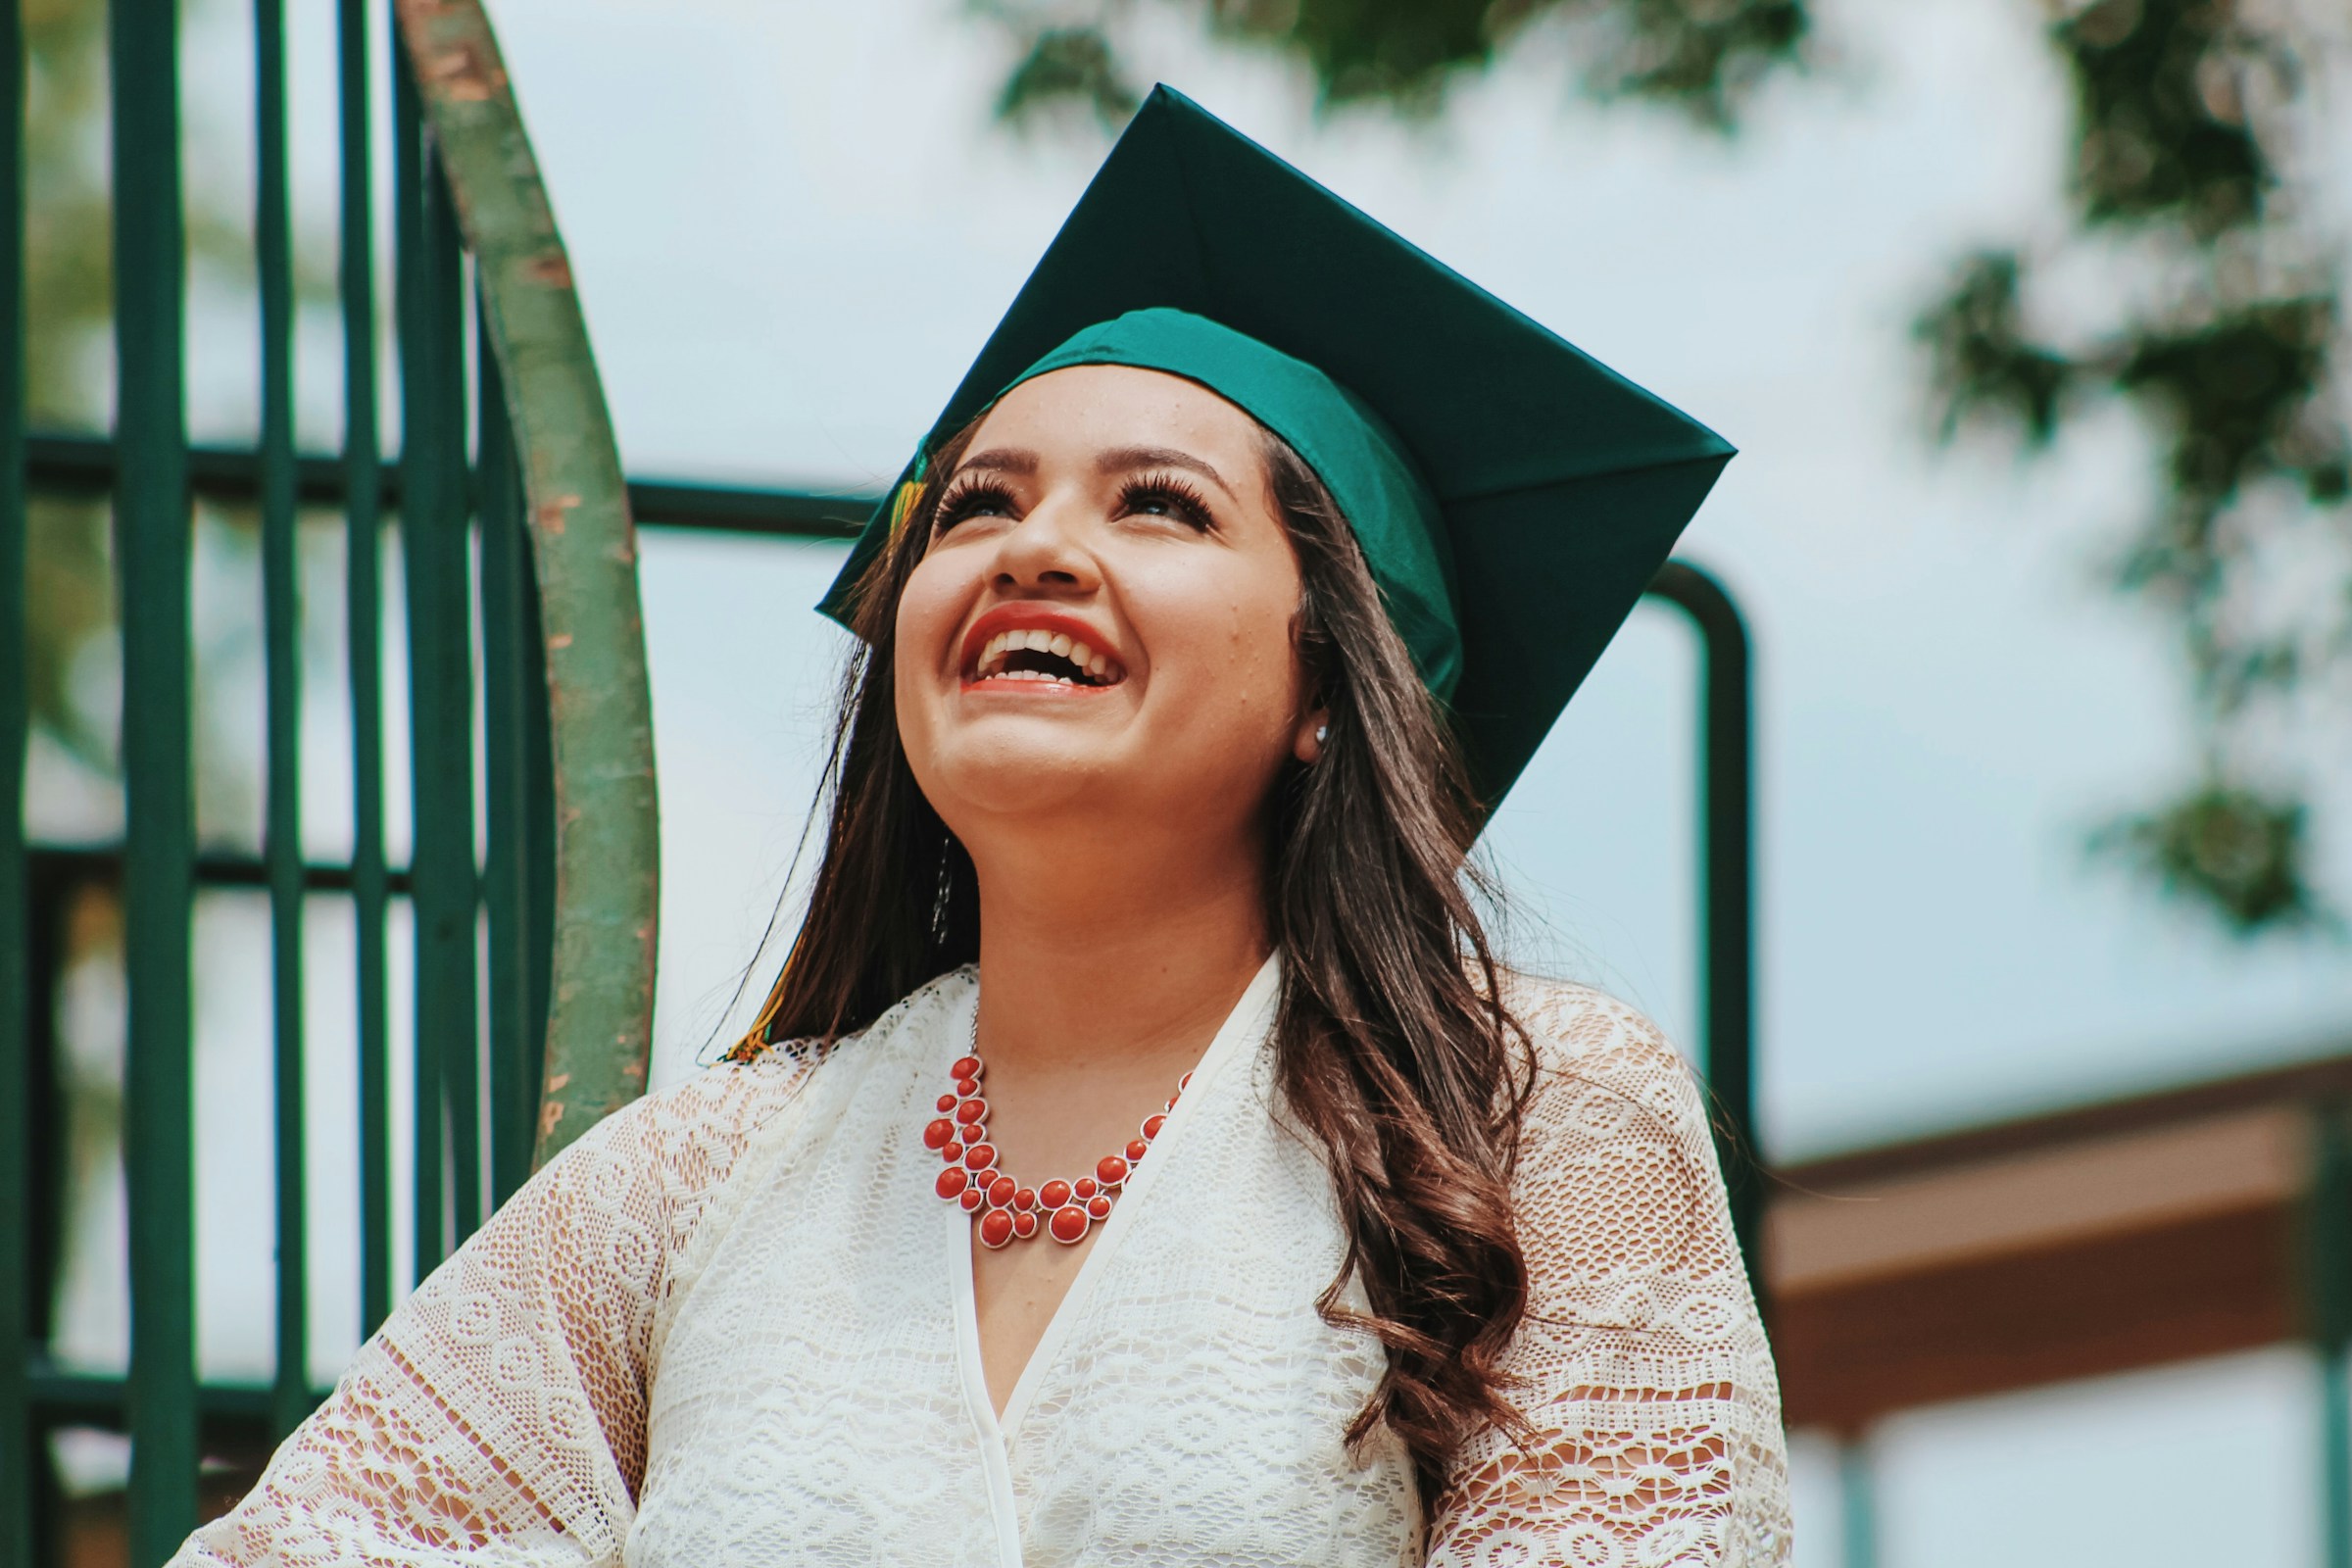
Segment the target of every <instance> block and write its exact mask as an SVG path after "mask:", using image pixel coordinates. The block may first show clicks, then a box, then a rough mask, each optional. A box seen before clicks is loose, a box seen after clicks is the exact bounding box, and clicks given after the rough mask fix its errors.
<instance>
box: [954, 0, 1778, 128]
mask: <svg viewBox="0 0 2352 1568" xmlns="http://www.w3.org/2000/svg"><path fill="white" fill-rule="evenodd" d="M1145 3H1147V0H1074V4H1073V3H1062V0H974V4H975V9H977V10H979V11H980V12H982V13H983V14H984V15H986V16H988V17H990V18H992V19H993V20H994V21H996V22H997V23H998V24H999V25H1001V26H1002V27H1004V28H1005V31H1006V32H1007V33H1008V34H1009V35H1010V36H1011V37H1012V39H1013V40H1014V43H1015V46H1016V49H1017V50H1018V57H1017V62H1018V63H1017V64H1016V65H1015V66H1014V67H1013V69H1012V71H1011V73H1010V74H1009V75H1008V77H1007V79H1006V82H1005V91H1004V93H1003V95H1002V96H1001V98H1000V99H999V102H998V113H999V114H1000V115H1001V116H1002V117H1003V118H1004V119H1005V120H1006V121H1008V122H1010V123H1016V124H1020V123H1030V122H1032V121H1035V120H1037V119H1040V118H1042V117H1046V116H1049V115H1052V114H1054V113H1056V112H1059V111H1066V110H1069V109H1072V108H1076V109H1080V110H1083V111H1086V112H1088V113H1090V114H1092V115H1093V116H1094V117H1095V118H1097V119H1099V120H1101V121H1103V123H1106V124H1109V125H1113V126H1115V125H1117V124H1118V123H1123V122H1124V121H1125V119H1126V117H1127V115H1128V114H1130V113H1132V112H1133V110H1134V107H1135V105H1136V104H1137V103H1138V102H1140V95H1139V94H1138V93H1137V91H1136V88H1135V86H1134V85H1133V83H1134V80H1135V79H1137V78H1135V77H1134V76H1132V75H1131V74H1130V73H1129V72H1128V70H1127V68H1126V66H1125V65H1124V64H1123V60H1122V54H1121V50H1120V47H1119V42H1118V40H1119V37H1120V35H1121V34H1122V33H1123V32H1124V31H1125V30H1126V29H1127V25H1128V23H1129V21H1130V19H1131V18H1132V17H1133V15H1134V14H1135V13H1136V12H1137V11H1138V10H1139V9H1140V8H1141V6H1142V5H1143V4H1145ZM1152 3H1156V4H1158V5H1160V6H1161V7H1162V8H1163V9H1166V10H1170V11H1189V12H1191V13H1193V14H1194V15H1195V16H1197V17H1198V18H1199V20H1200V22H1201V25H1203V26H1204V27H1205V28H1206V29H1207V31H1208V32H1210V33H1211V34H1212V35H1214V36H1217V37H1221V38H1226V39H1230V40H1233V41H1236V42H1239V43H1243V44H1247V45H1250V46H1254V47H1257V48H1261V49H1264V50H1267V51H1270V52H1272V53H1276V54H1280V55H1284V56H1288V57H1289V58H1291V59H1294V60H1297V61H1299V63H1301V64H1303V65H1304V66H1305V67H1306V68H1307V70H1308V71H1309V73H1311V74H1312V76H1313V78H1314V82H1315V92H1316V98H1317V101H1318V103H1319V104H1320V105H1322V106H1323V107H1326V108H1334V107H1339V106H1343V105H1347V104H1356V103H1369V104H1378V105H1381V106H1383V107H1386V108H1388V109H1391V110H1393V111H1396V112H1397V113H1400V114H1404V115H1407V116H1412V117H1416V118H1423V117H1428V116H1432V115H1435V114H1437V113H1439V112H1440V111H1441V110H1442V109H1443V108H1444V107H1445V103H1446V91H1447V89H1448V88H1449V87H1450V86H1451V85H1452V84H1453V83H1454V82H1455V81H1456V80H1458V79H1459V78H1461V77H1463V76H1465V75H1474V74H1476V73H1479V72H1482V71H1484V70H1486V69H1487V68H1488V67H1489V66H1491V65H1492V64H1494V62H1495V57H1496V55H1497V54H1498V52H1499V51H1501V50H1502V49H1504V48H1506V47H1507V46H1508V45H1509V44H1510V43H1511V42H1512V41H1513V40H1514V39H1516V38H1518V37H1519V36H1520V35H1521V34H1523V33H1525V32H1526V31H1528V30H1529V29H1530V28H1532V27H1534V26H1536V25H1539V24H1549V25H1559V26H1562V27H1565V28H1566V29H1568V30H1569V32H1570V34H1571V36H1572V39H1573V41H1574V44H1575V48H1576V52H1577V54H1578V56H1579V58H1580V62H1581V64H1580V76H1581V78H1582V79H1581V85H1582V86H1583V87H1584V89H1585V90H1586V91H1588V92H1590V93H1592V94H1593V95H1594V96H1596V97H1599V98H1602V99H1625V98H1639V99H1646V100H1650V101H1653V102H1660V103H1665V104H1668V105H1671V106H1672V107H1674V108H1676V109H1678V110H1680V111H1682V112H1683V113H1684V114H1686V115H1688V116H1689V117H1690V118H1691V120H1693V121H1694V122H1696V123H1701V124H1704V125H1707V126H1709V127H1711V128H1714V129H1717V130H1726V131H1728V130H1729V129H1731V128H1732V127H1733V125H1734V124H1735V123H1737V118H1738V115H1739V112H1740V108H1741V107H1742V106H1743V105H1744V104H1745V102H1746V101H1747V98H1748V97H1749V95H1750V94H1751V93H1752V91H1753V90H1754V88H1755V87H1756V86H1757V85H1758V84H1760V83H1761V82H1762V81H1763V80H1764V78H1765V77H1766V76H1768V75H1769V74H1771V73H1773V72H1774V71H1776V70H1780V69H1782V68H1785V67H1789V66H1792V65H1795V64H1798V63H1800V60H1801V57H1802V52H1803V45H1804V42H1805V39H1806V36H1807V32H1808V28H1809V25H1810V14H1809V13H1808V11H1807V10H1806V0H1152Z"/></svg>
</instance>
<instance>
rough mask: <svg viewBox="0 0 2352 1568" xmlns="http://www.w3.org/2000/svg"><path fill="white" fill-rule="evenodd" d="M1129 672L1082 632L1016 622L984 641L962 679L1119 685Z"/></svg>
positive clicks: (978, 682) (969, 682) (978, 683)
mask: <svg viewBox="0 0 2352 1568" xmlns="http://www.w3.org/2000/svg"><path fill="white" fill-rule="evenodd" d="M1126 678H1127V672H1126V670H1124V669H1122V668H1120V667H1119V664H1118V662H1117V661H1115V660H1113V659H1111V658H1110V656H1109V655H1107V654H1103V653H1101V652H1099V651H1098V650H1096V649H1094V648H1093V647H1090V646H1089V645H1088V644H1087V643H1086V642H1085V641H1084V640H1083V639H1081V638H1078V637H1073V636H1072V635H1070V634H1069V633H1068V632H1066V631H1054V630H1049V629H1048V628H1046V627H1043V626H1027V627H1022V626H1015V627H1013V628H1011V629H1009V630H1006V631H1001V632H998V633H997V634H996V635H995V636H993V637H991V638H989V639H988V640H987V641H986V642H984V643H982V644H981V645H980V653H979V657H978V658H977V659H975V660H973V662H972V664H971V667H970V669H969V670H968V671H967V672H966V674H965V675H964V683H965V684H966V685H971V686H983V685H992V684H994V683H996V682H998V681H1031V682H1037V681H1043V682H1048V683H1051V684H1054V685H1060V686H1070V687H1080V686H1116V685H1117V684H1118V683H1119V682H1120V681H1122V680H1125V679H1126Z"/></svg>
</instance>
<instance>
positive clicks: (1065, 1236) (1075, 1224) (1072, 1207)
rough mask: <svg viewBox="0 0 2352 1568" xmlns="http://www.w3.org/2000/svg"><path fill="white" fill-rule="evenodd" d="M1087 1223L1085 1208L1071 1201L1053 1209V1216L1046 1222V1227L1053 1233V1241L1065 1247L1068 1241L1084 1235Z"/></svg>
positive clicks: (1073, 1240)
mask: <svg viewBox="0 0 2352 1568" xmlns="http://www.w3.org/2000/svg"><path fill="white" fill-rule="evenodd" d="M1089 1223H1090V1221H1089V1220H1088V1219H1087V1217H1086V1210H1085V1209H1083V1208H1080V1207H1078V1206H1077V1205H1076V1204H1075V1203H1072V1204H1068V1205H1066V1206H1064V1207H1061V1208H1057V1209H1055V1210H1054V1218H1053V1219H1052V1220H1050V1221H1048V1222H1047V1225H1046V1229H1047V1230H1049V1231H1051V1232H1053V1233H1054V1240H1055V1241H1057V1242H1059V1243H1061V1244H1062V1245H1063V1246H1064V1247H1067V1246H1068V1245H1069V1244H1070V1243H1072V1242H1075V1241H1078V1240H1079V1239H1081V1238H1082V1237H1084V1236H1085V1235H1086V1227H1087V1225H1088V1224H1089Z"/></svg>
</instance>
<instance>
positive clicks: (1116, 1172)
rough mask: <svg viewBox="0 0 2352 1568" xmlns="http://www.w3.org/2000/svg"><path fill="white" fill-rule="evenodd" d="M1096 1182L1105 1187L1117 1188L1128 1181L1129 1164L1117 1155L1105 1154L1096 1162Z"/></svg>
mask: <svg viewBox="0 0 2352 1568" xmlns="http://www.w3.org/2000/svg"><path fill="white" fill-rule="evenodd" d="M1095 1180H1097V1181H1099V1182H1101V1183H1102V1184H1103V1186H1105V1187H1117V1186H1119V1185H1120V1184H1122V1183H1123V1182H1125V1181H1126V1180H1127V1162H1126V1161H1125V1160H1123V1159H1121V1158H1120V1157H1119V1156H1118V1155H1116V1154H1104V1155H1103V1157H1102V1158H1101V1159H1098V1160H1096V1161H1095Z"/></svg>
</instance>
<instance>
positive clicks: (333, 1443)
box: [172, 1059, 799, 1568]
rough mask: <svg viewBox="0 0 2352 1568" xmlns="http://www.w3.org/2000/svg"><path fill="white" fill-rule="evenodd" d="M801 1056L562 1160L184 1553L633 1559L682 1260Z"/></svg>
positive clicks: (381, 1340)
mask: <svg viewBox="0 0 2352 1568" xmlns="http://www.w3.org/2000/svg"><path fill="white" fill-rule="evenodd" d="M798 1072H799V1069H798V1067H797V1066H796V1065H795V1064H794V1063H792V1062H791V1061H789V1060H788V1059H778V1060H773V1061H767V1060H763V1061H760V1062H756V1063H752V1064H749V1065H734V1066H722V1067H719V1068H717V1069H715V1070H713V1071H711V1072H709V1073H706V1074H704V1075H702V1076H701V1077H699V1078H697V1079H695V1080H694V1081H692V1082H690V1083H688V1084H685V1085H682V1086H680V1087H679V1088H677V1089H673V1090H668V1091H664V1092H663V1093H662V1094H659V1095H654V1096H649V1097H648V1098H646V1099H644V1100H641V1101H639V1102H637V1103H635V1104H633V1105H631V1106H629V1107H628V1108H627V1109H625V1110H622V1111H619V1112H617V1113H615V1114H614V1115H613V1116H611V1117H609V1118H607V1119H606V1120H605V1121H604V1122H603V1123H602V1124H601V1125H599V1126H598V1127H597V1128H596V1129H595V1130H593V1131H592V1132H590V1133H589V1134H588V1135H587V1136H585V1137H583V1138H582V1139H581V1140H580V1141H579V1142H578V1143H577V1144H575V1145H573V1146H572V1147H571V1148H570V1149H568V1150H566V1151H565V1152H564V1154H563V1155H562V1156H561V1157H559V1158H557V1159H555V1160H553V1161H551V1162H550V1163H549V1165H548V1167H547V1168H546V1169H545V1170H543V1171H541V1172H540V1173H539V1174H538V1175H537V1176H535V1177H533V1178H532V1179H531V1181H530V1182H529V1183H528V1184H527V1185H526V1186H525V1187H524V1188H523V1189H522V1190H521V1191H520V1192H518V1193H516V1194H515V1197H514V1198H513V1199H512V1200H511V1201H509V1202H508V1203H507V1204H506V1206H505V1207H503V1208H501V1209H500V1210H499V1211H498V1213H497V1214H495V1215H494V1216H492V1218H491V1219H490V1221H489V1223H488V1224H486V1225H484V1226H483V1227H482V1229H481V1230H480V1231H479V1232H478V1233H476V1234H475V1236H474V1237H473V1239H472V1240H470V1241H468V1242H467V1243H466V1245H465V1246H464V1247H462V1248H460V1249H459V1250H458V1251H457V1253H456V1255H455V1256H453V1257H451V1258H450V1259H449V1261H448V1262H446V1263H444V1264H442V1265H441V1267H440V1268H438V1269H436V1270H434V1272H433V1274H432V1275H431V1277H430V1278H428V1279H427V1280H426V1281H425V1282H424V1284H423V1285H421V1286H419V1287H418V1288H417V1294H416V1295H415V1296H413V1297H412V1298H410V1299H409V1300H408V1301H407V1302H405V1303H404V1304H403V1305H402V1306H401V1307H400V1309H399V1310H398V1311H396V1312H394V1313H393V1315H392V1317H391V1318H390V1320H389V1321H387V1322H386V1323H385V1324H384V1326H383V1328H382V1330H381V1331H380V1332H378V1333H377V1334H376V1336H375V1337H374V1338H373V1339H371V1340H369V1341H368V1343H367V1344H366V1345H365V1346H363V1347H361V1348H360V1352H359V1354H358V1356H357V1357H355V1358H354V1360H353V1361H352V1364H351V1368H350V1370H349V1371H348V1372H346V1373H345V1374H344V1376H343V1380H342V1382H341V1383H340V1384H338V1385H337V1386H336V1389H335V1392H334V1394H333V1395H332V1396H331V1397H329V1398H328V1399H327V1401H326V1403H325V1404H324V1405H322V1406H320V1407H319V1411H318V1413H316V1414H315V1415H313V1416H312V1417H311V1418H310V1419H309V1420H308V1421H306V1422H304V1423H303V1424H302V1426H301V1427H300V1428H298V1429H297V1430H296V1431H295V1432H294V1434H293V1436H291V1437H289V1438H288V1439H287V1440H286V1442H285V1444H284V1445H283V1446H281V1447H279V1449H278V1450H277V1452H276V1454H275V1455H274V1456H272V1457H271V1459H270V1465H269V1468H268V1469H266V1470H265V1471H264V1472H263V1473H262V1479H261V1482H260V1484H259V1485H258V1486H256V1487H255V1488H254V1490H253V1492H252V1494H251V1495H248V1496H247V1497H246V1498H245V1500H244V1501H243V1502H241V1503H239V1504H238V1505H237V1507H236V1508H234V1509H233V1510H231V1511H230V1512H229V1513H228V1514H226V1515H225V1516H223V1517H222V1518H221V1519H218V1520H216V1521H214V1522H213V1523H212V1524H209V1525H207V1526H205V1527H204V1528H203V1529H201V1530H199V1531H197V1532H196V1534H195V1535H193V1536H191V1537H189V1538H188V1541H187V1544H185V1545H183V1546H182V1547H181V1548H180V1551H179V1554H178V1555H177V1556H176V1557H174V1558H173V1559H172V1568H219V1565H225V1564H237V1565H241V1568H260V1565H263V1564H280V1565H284V1568H298V1565H299V1568H308V1565H312V1564H318V1565H321V1568H323V1565H327V1564H334V1565H337V1568H342V1565H354V1564H371V1565H372V1564H404V1565H415V1568H425V1565H448V1564H457V1563H487V1562H498V1563H502V1564H510V1565H540V1564H549V1565H552V1564H557V1563H563V1564H590V1563H595V1564H617V1563H618V1562H619V1561H620V1545H621V1542H622V1540H623V1538H624V1537H625V1536H626V1534H627V1531H628V1527H629V1524H630V1521H631V1520H632V1518H633V1517H634V1515H635V1511H636V1500H635V1499H636V1492H637V1487H638V1484H639V1482H640V1480H641V1479H642V1476H643V1472H644V1465H645V1375H644V1372H645V1366H646V1358H647V1354H648V1351H649V1349H650V1348H651V1342H652V1335H653V1324H654V1316H655V1313H656V1310H657V1309H658V1308H659V1306H660V1304H661V1301H662V1292H663V1290H664V1289H665V1285H666V1282H667V1278H668V1273H669V1263H670V1259H671V1258H673V1257H674V1256H675V1255H676V1254H677V1252H678V1251H679V1250H681V1249H682V1248H683V1247H684V1246H685V1243H686V1241H687V1239H688V1238H689V1237H690V1236H691V1234H692V1232H693V1229H694V1224H695V1221H696V1219H697V1218H698V1217H699V1216H700V1215H701V1212H702V1209H703V1206H704V1204H705V1202H706V1201H708V1199H709V1197H710V1195H711V1192H712V1191H713V1190H714V1189H715V1188H716V1186H717V1185H718V1183H719V1182H721V1181H722V1180H724V1178H725V1176H726V1174H727V1172H728V1170H729V1169H730V1168H731V1167H732V1165H733V1163H734V1160H735V1156H736V1155H737V1154H738V1153H739V1152H741V1151H742V1149H743V1146H744V1144H745V1142H746V1141H747V1140H748V1139H749V1137H750V1135H751V1133H752V1131H753V1130H754V1129H755V1128H756V1127H757V1125H758V1124H759V1122H760V1120H762V1119H763V1117H764V1115H765V1113H766V1112H767V1111H769V1110H770V1109H772V1108H773V1107H774V1106H775V1105H776V1104H777V1103H779V1102H780V1100H781V1097H782V1096H783V1095H784V1094H785V1093H786V1092H788V1090H789V1088H790V1087H791V1083H792V1081H793V1080H794V1079H795V1078H796V1077H797V1075H798Z"/></svg>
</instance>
